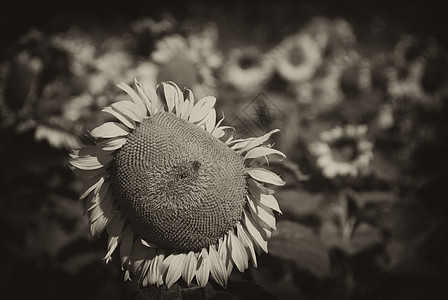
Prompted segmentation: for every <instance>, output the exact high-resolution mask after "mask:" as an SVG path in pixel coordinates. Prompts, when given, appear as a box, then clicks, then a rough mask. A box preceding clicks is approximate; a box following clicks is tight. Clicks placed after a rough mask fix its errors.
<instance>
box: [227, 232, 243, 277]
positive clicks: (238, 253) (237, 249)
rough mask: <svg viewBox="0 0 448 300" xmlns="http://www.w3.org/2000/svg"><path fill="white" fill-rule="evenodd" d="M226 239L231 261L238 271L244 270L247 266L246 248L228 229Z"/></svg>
mask: <svg viewBox="0 0 448 300" xmlns="http://www.w3.org/2000/svg"><path fill="white" fill-rule="evenodd" d="M227 241H228V243H229V245H228V248H229V249H230V254H231V257H232V261H233V262H234V263H235V266H236V267H237V268H238V270H239V271H240V272H244V270H246V269H247V268H248V265H247V264H248V258H247V253H246V250H245V249H244V247H243V245H242V244H241V243H240V241H239V240H238V238H237V236H236V235H235V233H233V231H232V230H230V231H229V239H228V240H227Z"/></svg>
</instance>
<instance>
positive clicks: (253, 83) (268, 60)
mask: <svg viewBox="0 0 448 300" xmlns="http://www.w3.org/2000/svg"><path fill="white" fill-rule="evenodd" d="M273 67H274V66H273V60H272V56H271V55H269V54H263V53H261V51H260V50H259V49H258V48H256V47H248V48H242V49H233V50H231V51H230V53H229V58H228V60H227V63H226V66H225V67H224V72H223V75H224V81H225V82H227V83H229V84H230V85H231V86H233V87H234V88H235V89H236V90H238V91H239V92H241V93H245V94H252V93H255V92H260V91H261V89H262V88H263V84H264V83H266V81H268V80H269V78H270V77H271V75H272V74H273V71H274V69H273Z"/></svg>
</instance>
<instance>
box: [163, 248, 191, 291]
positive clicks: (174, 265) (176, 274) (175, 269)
mask: <svg viewBox="0 0 448 300" xmlns="http://www.w3.org/2000/svg"><path fill="white" fill-rule="evenodd" d="M171 255H173V258H172V260H171V262H170V264H169V267H168V271H167V273H166V279H165V281H166V287H167V288H170V287H171V286H172V285H173V284H174V283H175V282H176V281H177V280H179V278H180V276H181V274H182V270H183V267H184V259H185V256H186V255H185V253H179V254H171Z"/></svg>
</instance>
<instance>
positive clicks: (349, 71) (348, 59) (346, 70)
mask: <svg viewBox="0 0 448 300" xmlns="http://www.w3.org/2000/svg"><path fill="white" fill-rule="evenodd" d="M338 61H339V65H340V68H341V77H340V82H339V85H340V88H341V90H342V92H343V93H344V95H345V96H349V97H350V96H360V95H361V94H363V93H366V92H369V91H370V90H371V89H372V76H371V67H370V63H369V61H368V60H367V59H366V58H364V57H362V56H361V55H360V54H359V53H357V52H356V51H348V52H347V53H345V55H341V56H339V58H338Z"/></svg>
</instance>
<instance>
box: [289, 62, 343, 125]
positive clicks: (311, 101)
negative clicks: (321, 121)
mask: <svg viewBox="0 0 448 300" xmlns="http://www.w3.org/2000/svg"><path fill="white" fill-rule="evenodd" d="M341 73H342V69H341V66H340V65H339V64H336V63H334V62H330V63H328V62H327V63H325V64H324V65H322V66H321V67H320V68H319V70H318V71H317V72H316V74H315V75H314V77H313V78H312V79H311V80H308V81H305V82H299V83H297V84H294V85H292V88H293V92H294V95H295V98H296V100H297V101H298V103H300V104H303V105H306V106H307V107H308V112H307V117H309V118H311V117H313V116H315V115H317V114H319V113H325V112H327V111H328V110H330V109H332V108H334V107H335V105H337V104H338V103H340V101H341V99H342V97H343V93H342V90H341V87H340V78H341Z"/></svg>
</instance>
